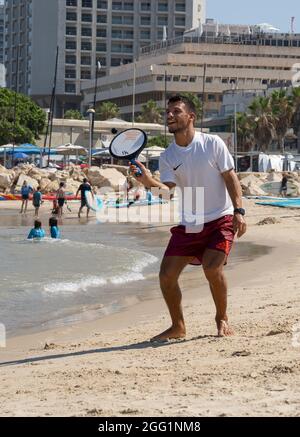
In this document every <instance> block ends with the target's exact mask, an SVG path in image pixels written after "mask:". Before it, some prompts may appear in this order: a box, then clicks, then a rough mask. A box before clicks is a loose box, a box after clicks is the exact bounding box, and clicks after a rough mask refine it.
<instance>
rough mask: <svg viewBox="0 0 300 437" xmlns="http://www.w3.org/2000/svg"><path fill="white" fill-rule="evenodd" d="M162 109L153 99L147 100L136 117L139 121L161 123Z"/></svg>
mask: <svg viewBox="0 0 300 437" xmlns="http://www.w3.org/2000/svg"><path fill="white" fill-rule="evenodd" d="M162 113H163V109H162V108H160V107H159V106H158V105H157V103H156V102H155V101H154V100H149V101H148V102H147V103H145V104H144V105H143V106H142V112H141V114H140V115H139V116H138V117H137V118H136V119H137V121H138V122H140V123H162V122H163V117H162Z"/></svg>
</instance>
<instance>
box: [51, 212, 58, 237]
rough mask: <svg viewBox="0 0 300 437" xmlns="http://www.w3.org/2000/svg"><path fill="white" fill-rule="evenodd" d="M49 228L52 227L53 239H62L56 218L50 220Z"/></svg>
mask: <svg viewBox="0 0 300 437" xmlns="http://www.w3.org/2000/svg"><path fill="white" fill-rule="evenodd" d="M49 227H50V235H51V238H60V230H59V229H58V227H57V218H56V217H50V218H49Z"/></svg>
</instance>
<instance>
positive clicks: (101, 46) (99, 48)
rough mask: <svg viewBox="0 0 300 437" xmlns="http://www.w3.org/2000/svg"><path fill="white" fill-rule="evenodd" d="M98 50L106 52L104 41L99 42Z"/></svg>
mask: <svg viewBox="0 0 300 437" xmlns="http://www.w3.org/2000/svg"><path fill="white" fill-rule="evenodd" d="M96 50H97V52H106V44H105V43H104V42H97V44H96Z"/></svg>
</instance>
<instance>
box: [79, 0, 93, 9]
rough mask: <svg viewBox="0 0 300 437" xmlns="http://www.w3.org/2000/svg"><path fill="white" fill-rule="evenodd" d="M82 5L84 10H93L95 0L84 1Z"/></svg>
mask: <svg viewBox="0 0 300 437" xmlns="http://www.w3.org/2000/svg"><path fill="white" fill-rule="evenodd" d="M81 5H82V7H83V8H92V7H93V0H82V1H81Z"/></svg>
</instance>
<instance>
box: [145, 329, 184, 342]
mask: <svg viewBox="0 0 300 437" xmlns="http://www.w3.org/2000/svg"><path fill="white" fill-rule="evenodd" d="M182 338H185V328H184V327H179V326H178V327H175V326H174V327H173V326H171V328H169V329H167V330H166V331H164V332H162V333H161V334H158V335H156V336H155V337H152V338H151V339H150V341H151V342H155V341H157V342H160V341H167V340H177V339H182Z"/></svg>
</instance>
